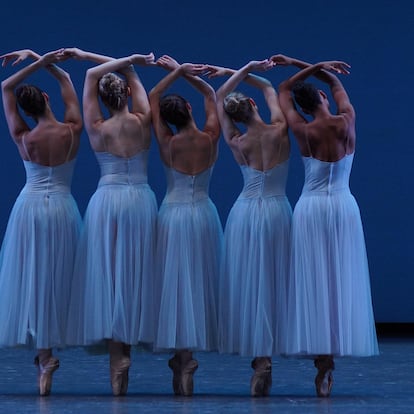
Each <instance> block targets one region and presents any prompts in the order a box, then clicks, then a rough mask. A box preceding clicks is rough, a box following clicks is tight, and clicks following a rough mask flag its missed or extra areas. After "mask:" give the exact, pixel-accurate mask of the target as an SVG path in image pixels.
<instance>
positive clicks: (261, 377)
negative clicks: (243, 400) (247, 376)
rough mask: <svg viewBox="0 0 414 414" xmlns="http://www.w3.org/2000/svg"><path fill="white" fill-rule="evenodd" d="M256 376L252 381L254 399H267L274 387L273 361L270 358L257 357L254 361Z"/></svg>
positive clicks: (253, 366) (254, 375) (251, 391)
mask: <svg viewBox="0 0 414 414" xmlns="http://www.w3.org/2000/svg"><path fill="white" fill-rule="evenodd" d="M252 368H253V369H254V374H253V375H252V378H251V381H250V393H251V395H252V397H267V396H268V395H269V393H270V388H271V387H272V360H271V359H270V358H269V357H257V358H255V359H253V361H252Z"/></svg>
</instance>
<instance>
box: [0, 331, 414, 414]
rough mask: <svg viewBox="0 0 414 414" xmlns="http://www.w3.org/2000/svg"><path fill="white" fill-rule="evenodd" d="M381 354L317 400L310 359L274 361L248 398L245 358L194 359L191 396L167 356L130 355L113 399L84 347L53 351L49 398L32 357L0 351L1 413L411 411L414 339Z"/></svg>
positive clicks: (343, 374) (353, 366)
mask: <svg viewBox="0 0 414 414" xmlns="http://www.w3.org/2000/svg"><path fill="white" fill-rule="evenodd" d="M380 352H381V353H380V356H377V357H373V358H362V359H357V358H355V359H354V358H344V359H338V360H336V370H335V372H334V379H335V384H334V388H333V392H332V396H331V398H329V399H320V398H317V397H316V396H315V391H314V384H313V379H314V376H315V373H316V370H315V368H314V367H313V363H312V361H311V360H287V359H282V358H274V360H273V387H272V392H271V396H270V397H267V398H262V399H256V398H251V397H250V395H249V381H250V375H251V372H252V371H251V368H250V359H246V358H240V357H237V356H228V355H218V354H216V353H211V354H201V353H199V354H196V358H197V359H198V361H199V369H198V371H197V372H196V374H195V395H194V396H193V397H191V398H185V397H175V396H173V395H172V390H171V372H170V370H169V369H168V368H167V360H168V358H169V355H167V354H156V355H153V354H150V353H147V352H144V351H139V350H136V351H134V352H133V365H132V367H131V370H130V386H129V393H128V395H127V396H126V397H113V396H112V394H111V388H110V382H109V369H108V357H107V355H90V354H88V353H86V352H85V351H84V350H82V349H70V350H64V351H60V352H58V353H57V354H56V356H58V358H59V359H60V369H59V370H58V371H57V372H56V373H55V375H54V383H53V390H52V395H51V396H49V397H38V396H37V385H36V375H37V372H36V368H35V366H34V365H33V364H32V361H33V352H32V351H30V350H25V349H3V350H1V351H0V366H1V371H0V372H1V376H0V413H1V414H8V413H13V414H20V413H30V414H36V413H41V414H52V413H53V414H55V413H57V414H67V413H77V414H92V413H93V414H106V413H111V414H132V413H134V414H138V413H140V414H141V413H160V414H163V413H214V414H221V413H234V414H243V413H257V414H265V413H305V414H313V413H317V414H324V413H335V414H341V413H347V414H349V413H369V414H372V413H387V414H390V413H392V414H397V413H404V414H406V413H414V339H413V338H383V339H381V341H380Z"/></svg>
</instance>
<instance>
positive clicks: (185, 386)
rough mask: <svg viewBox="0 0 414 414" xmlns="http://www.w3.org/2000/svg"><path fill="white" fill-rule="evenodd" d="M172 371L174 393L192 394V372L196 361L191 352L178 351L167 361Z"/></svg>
mask: <svg viewBox="0 0 414 414" xmlns="http://www.w3.org/2000/svg"><path fill="white" fill-rule="evenodd" d="M168 366H169V367H170V368H171V370H172V371H173V380H172V385H173V390H174V394H175V395H182V396H185V397H190V396H192V395H193V389H194V381H193V374H194V372H195V371H196V370H197V368H198V362H197V361H196V360H195V359H193V354H192V352H189V351H179V352H176V353H175V355H174V356H173V357H172V358H171V359H170V360H169V361H168Z"/></svg>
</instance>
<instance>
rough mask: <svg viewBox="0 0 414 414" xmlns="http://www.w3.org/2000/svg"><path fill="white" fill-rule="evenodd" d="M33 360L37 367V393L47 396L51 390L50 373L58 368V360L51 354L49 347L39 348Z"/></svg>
mask: <svg viewBox="0 0 414 414" xmlns="http://www.w3.org/2000/svg"><path fill="white" fill-rule="evenodd" d="M34 362H35V365H36V366H37V368H38V383H39V394H40V395H41V396H47V395H49V394H50V392H51V390H52V375H53V373H54V372H55V371H56V370H57V369H58V368H59V360H58V359H57V358H54V357H53V356H52V350H51V349H40V350H39V352H38V354H37V356H36V358H35V361H34Z"/></svg>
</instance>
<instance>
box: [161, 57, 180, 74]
mask: <svg viewBox="0 0 414 414" xmlns="http://www.w3.org/2000/svg"><path fill="white" fill-rule="evenodd" d="M156 63H157V65H158V66H161V67H162V68H164V69H166V70H169V71H173V70H175V69H177V68H178V67H179V66H180V64H179V63H178V62H177V61H176V60H175V59H174V58H172V57H171V56H168V55H163V56H161V57H160V58H159V59H158V60H157V62H156Z"/></svg>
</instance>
